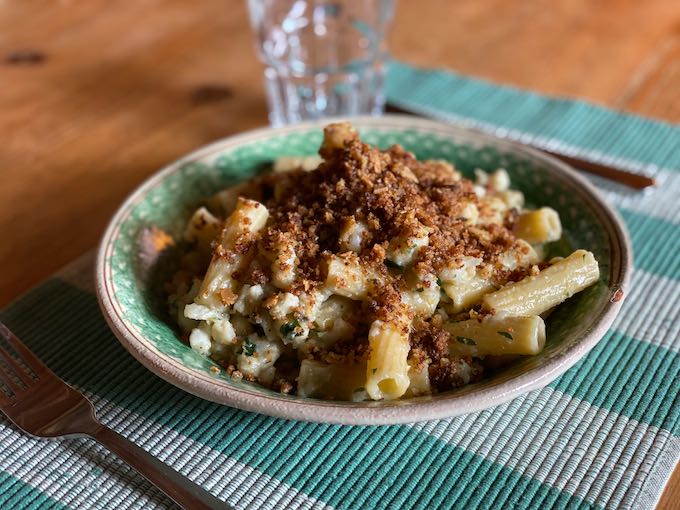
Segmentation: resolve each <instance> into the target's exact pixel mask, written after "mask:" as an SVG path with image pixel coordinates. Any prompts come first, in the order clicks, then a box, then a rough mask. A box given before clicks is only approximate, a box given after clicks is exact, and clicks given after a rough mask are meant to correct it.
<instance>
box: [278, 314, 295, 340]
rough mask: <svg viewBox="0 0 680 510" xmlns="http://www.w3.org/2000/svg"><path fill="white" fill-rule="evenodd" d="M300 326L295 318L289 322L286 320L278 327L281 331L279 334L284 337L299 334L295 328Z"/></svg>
mask: <svg viewBox="0 0 680 510" xmlns="http://www.w3.org/2000/svg"><path fill="white" fill-rule="evenodd" d="M299 327H300V323H299V322H298V320H297V319H293V320H292V321H290V322H286V323H285V324H283V325H282V326H281V327H280V328H279V331H280V332H281V335H282V336H283V337H284V338H290V337H291V336H299V335H298V334H297V333H296V332H295V330H296V329H297V328H299Z"/></svg>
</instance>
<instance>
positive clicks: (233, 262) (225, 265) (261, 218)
mask: <svg viewBox="0 0 680 510" xmlns="http://www.w3.org/2000/svg"><path fill="white" fill-rule="evenodd" d="M268 217H269V213H268V212H267V208H266V207H265V206H263V205H262V204H261V203H259V202H256V201H254V200H248V199H245V198H240V197H239V199H238V200H237V202H236V209H235V210H234V212H233V213H232V214H231V216H229V218H227V222H226V224H225V226H224V229H223V230H222V235H221V237H220V244H219V246H218V247H217V249H216V250H215V253H214V254H213V258H212V261H211V262H210V266H209V267H208V271H207V272H206V275H205V278H204V279H203V283H202V284H201V288H200V290H199V291H198V296H197V297H196V300H195V302H196V303H197V304H200V305H205V306H208V307H212V308H222V307H223V306H224V304H225V301H226V302H227V303H229V302H230V301H231V303H229V304H233V303H234V302H235V301H236V298H237V297H238V294H237V290H238V289H237V282H236V281H235V280H234V278H233V277H232V275H233V274H234V273H235V272H236V271H239V270H241V269H243V268H244V267H245V266H247V265H248V263H249V262H250V259H251V258H252V256H253V255H254V253H253V252H254V250H249V251H248V252H246V253H240V252H239V250H238V248H239V246H243V245H245V244H247V243H248V242H250V241H252V240H254V239H255V236H256V234H257V233H258V232H259V231H260V230H261V229H262V228H263V227H264V225H265V223H266V222H267V218H268Z"/></svg>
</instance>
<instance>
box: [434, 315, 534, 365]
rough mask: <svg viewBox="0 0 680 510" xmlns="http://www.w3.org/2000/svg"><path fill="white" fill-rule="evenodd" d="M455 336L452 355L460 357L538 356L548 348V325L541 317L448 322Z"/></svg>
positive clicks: (450, 331) (451, 350)
mask: <svg viewBox="0 0 680 510" xmlns="http://www.w3.org/2000/svg"><path fill="white" fill-rule="evenodd" d="M443 327H444V329H446V331H448V332H449V333H451V340H450V341H449V352H450V353H451V354H456V355H458V356H487V355H492V354H493V355H499V354H538V353H539V352H541V351H542V350H543V346H544V345H545V323H544V322H543V319H541V318H540V317H539V316H538V315H532V316H530V317H494V316H488V317H486V318H484V319H483V320H482V321H478V320H477V319H470V320H466V321H460V322H448V323H446V324H444V325H443Z"/></svg>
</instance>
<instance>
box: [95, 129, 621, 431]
mask: <svg viewBox="0 0 680 510" xmlns="http://www.w3.org/2000/svg"><path fill="white" fill-rule="evenodd" d="M326 122H327V121H326ZM326 122H313V123H306V124H298V125H295V126H289V127H285V128H279V129H272V128H264V129H259V130H256V131H251V132H248V133H244V134H241V135H238V136H234V137H230V138H226V139H224V140H221V141H218V142H216V143H213V144H211V145H209V146H207V147H205V148H203V149H200V150H198V151H196V152H194V153H192V154H190V155H188V156H187V157H185V158H183V159H181V160H179V161H177V162H175V163H173V164H171V165H169V166H167V167H165V168H164V169H162V170H161V171H159V172H158V173H157V174H155V175H154V176H153V177H151V178H150V179H148V180H147V181H146V182H144V183H143V184H142V185H141V186H140V187H139V188H137V189H136V190H135V191H134V192H133V193H132V194H131V195H130V197H129V198H128V199H127V200H126V201H125V202H124V203H123V205H122V206H121V207H120V209H119V210H118V212H117V213H116V214H115V216H114V217H113V219H112V220H111V223H110V224H109V227H108V229H107V230H106V233H105V234H104V237H103V239H102V242H101V246H100V249H99V255H98V259H97V293H98V297H99V302H100V305H101V308H102V311H103V313H104V316H105V317H106V319H107V321H108V322H109V325H110V326H111V329H112V330H113V331H114V333H115V334H116V336H117V337H118V338H119V340H120V341H121V343H122V344H123V346H125V348H126V349H128V350H129V351H130V352H131V353H132V354H133V355H134V356H135V358H137V360H139V361H140V362H141V363H142V364H143V365H145V366H146V367H147V368H148V369H149V370H151V371H152V372H154V373H155V374H157V375H159V376H160V377H162V378H164V379H166V380H167V381H169V382H171V383H172V384H174V385H176V386H178V387H180V388H182V389H184V390H186V391H188V392H191V393H193V394H195V395H198V396H199V397H202V398H205V399H208V400H212V401H214V402H219V403H221V404H226V405H230V406H234V407H238V408H241V409H244V410H247V411H254V412H259V413H266V414H270V415H273V416H278V417H282V418H289V419H296V420H309V421H323V422H333V423H344V424H385V423H405V422H415V421H421V420H428V419H435V418H443V417H449V416H455V415H459V414H464V413H469V412H472V411H477V410H481V409H484V408H487V407H491V406H495V405H498V404H500V403H502V402H505V401H507V400H510V399H512V398H514V397H516V396H518V395H520V394H523V393H526V392H528V391H531V390H533V389H536V388H540V387H543V386H545V385H547V384H548V383H550V382H551V381H552V380H554V379H555V378H556V377H557V376H559V375H560V374H561V373H563V372H565V371H566V370H567V369H569V367H571V366H572V365H573V364H574V363H576V362H577V361H578V360H579V359H580V358H581V357H583V356H584V355H585V354H586V353H587V352H588V351H589V350H590V349H591V348H592V347H593V346H594V345H595V344H596V343H597V342H598V341H599V340H600V339H601V338H602V336H603V335H604V334H605V332H606V331H607V329H608V328H609V326H610V325H611V323H612V321H613V320H614V317H615V316H616V314H617V313H618V311H619V309H620V307H621V302H622V300H621V296H625V295H626V293H627V292H626V291H627V286H628V282H629V276H630V270H631V261H630V257H631V255H630V254H631V250H630V245H629V241H628V237H627V234H626V232H625V229H624V227H623V223H622V221H621V220H620V218H619V217H618V215H617V214H616V213H615V212H614V211H613V210H612V209H611V208H610V207H609V206H608V205H607V204H606V203H605V202H604V201H603V199H602V198H601V197H600V196H599V194H598V193H597V192H596V191H595V189H594V188H593V187H592V185H590V184H589V183H588V182H587V181H586V180H585V179H584V178H583V177H581V176H580V175H578V174H577V173H576V172H574V171H573V170H572V169H570V168H569V167H567V166H566V165H564V164H563V163H561V162H559V161H557V160H555V159H553V158H550V157H548V156H546V155H543V154H540V153H538V152H537V151H534V150H530V149H527V148H526V147H523V146H520V145H518V144H515V143H511V142H507V141H503V140H499V139H496V138H493V137H490V136H488V135H484V134H481V133H478V132H476V131H472V130H468V129H461V128H458V127H454V126H451V125H447V124H442V123H439V122H433V121H428V120H422V119H416V118H413V117H401V116H386V117H382V118H356V119H354V120H353V124H354V125H355V126H356V127H357V128H358V129H359V131H360V133H361V135H362V138H363V139H364V140H366V141H367V142H369V143H371V144H377V145H378V146H381V147H386V146H389V145H391V144H393V143H399V144H401V145H403V146H404V147H405V148H406V149H408V150H410V151H412V152H414V153H415V154H416V155H417V156H418V158H421V159H426V158H441V159H446V160H449V161H451V162H453V163H454V164H455V165H456V167H457V168H458V169H460V170H462V171H463V172H464V173H466V174H467V175H468V176H470V175H471V174H472V171H473V170H474V169H475V168H481V169H483V170H495V169H497V168H499V167H503V168H505V169H507V170H508V172H509V173H510V176H511V179H512V186H513V188H516V189H520V190H521V191H523V192H524V194H525V196H526V199H527V202H528V203H529V204H530V205H533V206H541V205H550V206H551V207H553V208H555V209H557V211H558V212H559V213H560V217H561V219H562V224H563V227H564V232H565V233H564V236H563V239H562V240H560V241H559V242H557V243H554V244H553V245H552V246H551V247H550V249H551V250H552V251H553V252H554V253H555V254H566V253H568V252H569V251H570V250H571V249H572V248H576V247H582V248H586V249H588V250H590V251H592V252H593V253H594V254H595V257H596V258H597V260H598V261H599V263H600V268H601V278H600V281H599V283H598V284H596V285H594V286H592V287H590V288H589V289H587V290H586V291H584V292H582V293H580V294H577V295H576V296H574V297H573V298H571V299H570V300H568V301H567V302H566V303H564V304H562V305H561V306H559V307H558V308H557V310H556V311H555V312H554V313H552V314H551V315H550V317H549V318H548V319H547V321H546V325H547V334H548V341H547V343H546V348H545V350H544V351H543V352H542V353H541V354H539V355H537V356H534V357H527V358H525V359H522V360H521V361H518V362H516V363H514V364H512V365H510V366H508V367H506V368H504V369H503V370H501V371H499V372H498V373H495V374H494V375H492V376H490V377H489V378H487V379H485V380H483V381H481V382H479V383H477V384H472V385H469V386H466V387H464V388H461V389H458V390H454V391H451V392H447V393H442V394H439V395H435V396H432V397H418V398H413V399H408V400H402V401H392V402H362V403H352V402H333V401H322V400H315V399H308V398H301V397H297V396H288V395H282V394H279V393H275V392H273V391H270V390H267V389H264V388H260V387H258V386H256V385H253V384H250V383H247V382H243V381H237V380H232V379H231V378H230V377H229V376H228V375H227V374H226V373H224V371H223V370H218V368H219V367H217V365H215V364H214V363H213V362H212V361H210V360H209V359H206V358H204V357H202V356H200V355H198V354H197V353H195V352H194V351H192V350H191V349H190V348H189V347H188V346H187V345H185V344H184V343H182V342H181V341H180V339H179V338H178V336H177V331H176V329H175V327H174V325H173V324H172V321H171V320H169V318H168V317H167V315H166V314H165V312H164V310H165V300H164V297H163V295H162V291H161V290H160V285H159V282H161V281H162V280H163V278H165V277H167V271H169V269H168V268H167V266H166V265H164V264H163V263H162V262H163V261H162V260H161V261H159V262H157V263H155V264H150V263H149V260H148V258H147V257H146V256H145V250H144V249H143V247H141V246H140V236H141V235H142V232H144V231H145V230H147V229H148V227H149V226H157V227H159V228H161V229H163V230H165V231H167V232H169V233H171V234H174V235H178V234H179V233H180V232H181V230H182V228H183V227H184V225H185V223H186V221H187V219H188V217H189V216H190V214H191V213H192V211H193V210H194V209H195V208H196V206H197V204H198V203H199V202H200V201H201V199H203V198H205V197H207V196H209V195H211V194H213V193H214V192H216V191H218V190H219V189H221V188H224V187H225V186H228V185H230V184H233V183H235V182H238V181H240V180H243V179H248V178H249V177H251V176H253V175H254V174H256V173H257V172H258V171H261V169H262V168H263V166H264V165H265V164H266V163H267V162H270V161H272V160H273V159H274V158H276V157H277V156H280V155H309V154H314V153H316V151H317V149H318V147H319V144H320V142H321V137H322V127H323V125H324V124H325V123H326Z"/></svg>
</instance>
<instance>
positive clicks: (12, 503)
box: [0, 471, 66, 510]
mask: <svg viewBox="0 0 680 510" xmlns="http://www.w3.org/2000/svg"><path fill="white" fill-rule="evenodd" d="M0 508H22V509H26V510H34V509H35V510H37V509H43V508H53V509H62V508H66V507H65V506H64V505H62V504H60V503H58V502H56V501H55V500H53V499H52V498H50V497H49V496H46V495H45V494H43V493H42V492H41V491H39V490H38V489H36V488H35V487H33V486H31V485H28V484H27V483H24V482H22V481H21V480H19V479H17V478H14V477H13V476H12V475H10V474H8V473H5V472H3V471H0Z"/></svg>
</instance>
